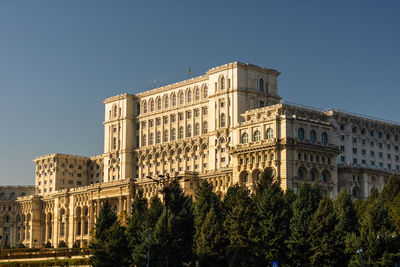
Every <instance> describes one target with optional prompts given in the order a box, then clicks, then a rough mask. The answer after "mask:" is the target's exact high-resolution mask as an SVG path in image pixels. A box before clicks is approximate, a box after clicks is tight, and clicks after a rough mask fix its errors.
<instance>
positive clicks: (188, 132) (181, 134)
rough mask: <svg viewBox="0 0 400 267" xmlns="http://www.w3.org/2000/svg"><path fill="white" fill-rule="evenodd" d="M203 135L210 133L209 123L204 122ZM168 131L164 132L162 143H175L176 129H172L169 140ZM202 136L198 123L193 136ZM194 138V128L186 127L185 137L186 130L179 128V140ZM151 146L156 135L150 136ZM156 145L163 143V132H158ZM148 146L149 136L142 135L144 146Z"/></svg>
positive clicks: (151, 134)
mask: <svg viewBox="0 0 400 267" xmlns="http://www.w3.org/2000/svg"><path fill="white" fill-rule="evenodd" d="M201 130H202V132H201V133H202V134H206V133H207V132H208V123H207V121H204V122H203V127H202V129H201ZM168 133H169V132H168V130H164V132H163V135H162V141H163V142H168V141H175V140H176V135H177V131H176V128H172V129H171V136H170V138H168V137H169V136H168ZM198 135H200V123H196V124H195V125H194V131H193V136H198ZM191 136H192V126H191V125H190V124H189V125H187V126H186V135H185V129H184V127H183V126H181V127H179V128H178V139H183V138H184V137H191ZM148 142H149V145H153V144H154V133H150V134H149V140H148ZM155 143H156V144H159V143H161V131H158V132H157V133H156V138H155ZM146 145H147V136H146V134H144V135H142V146H146Z"/></svg>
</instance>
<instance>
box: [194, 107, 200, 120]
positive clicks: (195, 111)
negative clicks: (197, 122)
mask: <svg viewBox="0 0 400 267" xmlns="http://www.w3.org/2000/svg"><path fill="white" fill-rule="evenodd" d="M194 116H195V117H196V118H197V117H198V116H200V110H199V109H198V108H196V109H195V110H194Z"/></svg>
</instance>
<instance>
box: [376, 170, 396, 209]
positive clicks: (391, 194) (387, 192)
mask: <svg viewBox="0 0 400 267" xmlns="http://www.w3.org/2000/svg"><path fill="white" fill-rule="evenodd" d="M399 192H400V179H399V178H398V177H397V175H396V174H392V175H391V176H390V177H389V180H388V181H387V183H386V184H385V186H384V187H383V189H382V193H381V195H380V196H381V199H382V201H383V203H384V204H385V205H387V206H390V204H391V203H393V201H394V199H395V198H396V196H397V194H398V193H399Z"/></svg>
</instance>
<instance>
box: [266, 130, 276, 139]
mask: <svg viewBox="0 0 400 267" xmlns="http://www.w3.org/2000/svg"><path fill="white" fill-rule="evenodd" d="M266 138H267V139H272V138H274V130H272V128H268V129H267V132H266Z"/></svg>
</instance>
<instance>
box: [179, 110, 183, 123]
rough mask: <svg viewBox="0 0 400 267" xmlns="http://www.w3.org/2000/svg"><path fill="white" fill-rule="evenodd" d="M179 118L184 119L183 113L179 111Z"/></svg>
mask: <svg viewBox="0 0 400 267" xmlns="http://www.w3.org/2000/svg"><path fill="white" fill-rule="evenodd" d="M178 120H180V121H181V120H183V113H182V112H179V113H178Z"/></svg>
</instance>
